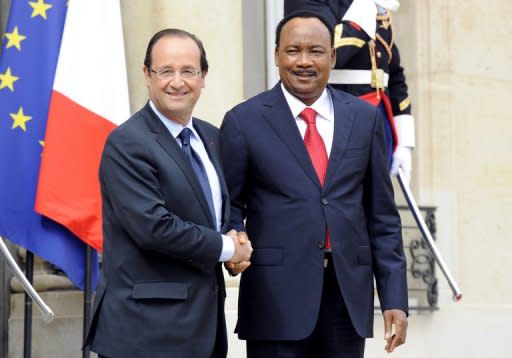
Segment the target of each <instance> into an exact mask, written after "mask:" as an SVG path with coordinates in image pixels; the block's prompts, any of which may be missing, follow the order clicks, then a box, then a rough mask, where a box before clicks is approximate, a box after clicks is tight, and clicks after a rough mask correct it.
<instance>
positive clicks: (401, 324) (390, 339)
mask: <svg viewBox="0 0 512 358" xmlns="http://www.w3.org/2000/svg"><path fill="white" fill-rule="evenodd" d="M383 315H384V339H385V340H386V347H385V348H384V349H385V350H386V352H388V353H391V352H393V350H394V349H395V348H396V347H398V346H400V345H402V344H404V343H405V339H406V337H407V315H406V314H405V312H404V311H402V310H398V309H392V310H385V311H384V312H383ZM393 326H395V331H394V332H393Z"/></svg>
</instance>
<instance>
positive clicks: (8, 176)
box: [0, 0, 97, 289]
mask: <svg viewBox="0 0 512 358" xmlns="http://www.w3.org/2000/svg"><path fill="white" fill-rule="evenodd" d="M66 9H67V1H64V0H58V1H57V0H53V1H50V0H34V1H28V0H23V1H21V0H13V1H12V3H11V11H10V14H9V20H8V24H7V28H6V31H5V32H6V33H5V36H4V38H3V39H2V44H3V45H2V53H1V54H0V235H1V236H2V237H4V238H6V239H9V240H10V241H13V242H15V243H17V244H18V245H20V246H23V247H25V248H26V249H27V250H29V251H32V252H33V253H35V254H36V255H38V256H41V257H42V258H44V259H46V260H48V261H49V262H51V263H53V264H55V265H57V266H58V267H60V268H61V269H62V270H63V271H64V272H65V273H66V274H67V275H68V277H69V278H70V279H71V281H72V282H73V283H74V284H75V285H76V286H78V287H80V288H81V289H83V288H84V282H85V281H84V273H85V252H86V246H85V244H84V243H83V242H82V241H81V240H80V239H78V238H77V237H76V236H74V235H73V234H72V233H71V232H70V231H68V230H67V229H66V228H64V227H63V226H61V225H60V224H57V223H56V222H54V221H52V220H50V219H48V218H46V217H43V216H41V215H39V214H38V213H36V212H35V211H34V203H35V197H36V190H37V181H38V174H39V166H40V162H41V156H42V155H44V151H43V149H44V142H43V139H44V137H45V129H46V122H47V117H48V108H49V101H50V96H51V92H52V87H53V80H54V75H55V69H56V66H57V59H58V56H59V48H60V42H61V38H62V31H63V28H64V21H65V18H66ZM76 70H77V71H79V70H80V69H76ZM93 256H94V260H95V261H97V255H96V253H95V254H94V255H93ZM93 267H94V269H95V270H97V264H96V262H95V263H94V264H93ZM93 277H97V272H94V274H93Z"/></svg>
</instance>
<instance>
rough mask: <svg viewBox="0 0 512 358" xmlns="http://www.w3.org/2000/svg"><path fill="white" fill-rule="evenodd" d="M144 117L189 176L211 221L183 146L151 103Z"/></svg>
mask: <svg viewBox="0 0 512 358" xmlns="http://www.w3.org/2000/svg"><path fill="white" fill-rule="evenodd" d="M143 115H144V118H145V119H146V123H147V124H148V127H149V129H150V130H151V131H152V132H154V133H155V134H156V138H155V139H156V141H157V142H158V143H159V144H160V145H161V146H162V148H163V149H164V150H165V152H167V154H169V156H170V157H171V158H173V159H174V161H175V162H176V164H178V166H179V167H180V168H181V170H182V171H183V173H184V174H185V177H186V178H187V180H188V182H189V184H190V186H192V189H193V191H194V194H195V195H196V198H197V200H198V201H199V203H200V204H201V207H202V208H203V212H204V214H205V215H206V217H207V218H208V222H211V221H212V220H211V214H210V209H209V207H208V202H207V201H206V198H205V196H204V193H203V189H202V188H201V184H199V180H198V179H197V177H196V174H195V172H194V169H192V165H191V164H190V162H189V161H188V159H187V157H186V156H185V154H183V151H182V150H181V147H180V146H179V145H178V143H177V142H176V139H175V138H173V136H172V135H171V133H169V131H168V130H167V128H166V127H165V126H164V124H163V123H162V122H161V121H160V119H159V118H158V117H157V115H156V114H155V113H154V112H153V110H152V109H151V107H150V106H149V104H146V106H145V108H144V112H143Z"/></svg>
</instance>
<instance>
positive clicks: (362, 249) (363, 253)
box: [357, 246, 372, 265]
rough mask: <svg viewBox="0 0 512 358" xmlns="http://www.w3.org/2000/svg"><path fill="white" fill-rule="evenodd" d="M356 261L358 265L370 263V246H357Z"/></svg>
mask: <svg viewBox="0 0 512 358" xmlns="http://www.w3.org/2000/svg"><path fill="white" fill-rule="evenodd" d="M357 263H358V264H359V265H371V263H372V252H371V250H370V246H359V248H358V249H357Z"/></svg>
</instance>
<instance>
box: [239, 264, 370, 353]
mask: <svg viewBox="0 0 512 358" xmlns="http://www.w3.org/2000/svg"><path fill="white" fill-rule="evenodd" d="M364 343H365V341H364V338H362V337H361V336H360V335H359V334H357V332H356V330H355V329H354V326H353V325H352V321H351V320H350V317H349V315H348V312H347V308H346V306H345V302H344V301H343V297H342V296H341V292H340V289H339V287H338V281H337V280H336V273H335V272H334V267H333V265H332V261H329V263H328V265H327V267H326V268H325V271H324V285H323V291H322V302H321V306H320V314H319V316H318V321H317V323H316V326H315V329H314V331H313V333H312V335H311V336H309V337H308V338H306V339H303V340H300V341H247V358H362V357H364Z"/></svg>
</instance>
